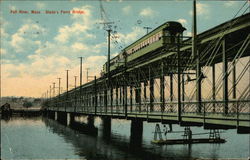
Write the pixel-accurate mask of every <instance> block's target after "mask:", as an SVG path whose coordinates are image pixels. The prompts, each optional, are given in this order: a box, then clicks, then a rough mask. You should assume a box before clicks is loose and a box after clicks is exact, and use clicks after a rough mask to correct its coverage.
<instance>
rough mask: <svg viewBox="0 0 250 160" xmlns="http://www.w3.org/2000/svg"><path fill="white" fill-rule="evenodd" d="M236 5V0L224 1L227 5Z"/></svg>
mask: <svg viewBox="0 0 250 160" xmlns="http://www.w3.org/2000/svg"><path fill="white" fill-rule="evenodd" d="M234 5H236V1H228V2H225V3H224V6H225V7H233V6H234Z"/></svg>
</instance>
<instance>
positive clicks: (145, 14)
mask: <svg viewBox="0 0 250 160" xmlns="http://www.w3.org/2000/svg"><path fill="white" fill-rule="evenodd" d="M156 14H157V12H156V11H154V10H152V9H151V8H150V7H147V8H144V9H142V10H141V12H140V13H139V15H140V16H142V17H150V18H152V17H154V16H155V15H156Z"/></svg>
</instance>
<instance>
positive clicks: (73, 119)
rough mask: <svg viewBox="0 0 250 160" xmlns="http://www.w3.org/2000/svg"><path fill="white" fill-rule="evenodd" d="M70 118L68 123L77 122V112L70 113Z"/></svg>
mask: <svg viewBox="0 0 250 160" xmlns="http://www.w3.org/2000/svg"><path fill="white" fill-rule="evenodd" d="M68 115H69V117H68V118H69V119H68V120H67V122H68V125H72V124H73V123H74V122H75V113H68Z"/></svg>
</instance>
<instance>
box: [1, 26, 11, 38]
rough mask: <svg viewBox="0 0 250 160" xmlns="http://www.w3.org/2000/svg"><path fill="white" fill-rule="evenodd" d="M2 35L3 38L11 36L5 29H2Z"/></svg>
mask: <svg viewBox="0 0 250 160" xmlns="http://www.w3.org/2000/svg"><path fill="white" fill-rule="evenodd" d="M0 35H1V38H8V37H9V34H8V33H6V32H5V29H4V28H0Z"/></svg>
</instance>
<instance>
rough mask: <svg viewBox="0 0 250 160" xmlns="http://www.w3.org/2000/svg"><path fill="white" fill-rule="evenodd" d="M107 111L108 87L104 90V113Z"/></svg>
mask: <svg viewBox="0 0 250 160" xmlns="http://www.w3.org/2000/svg"><path fill="white" fill-rule="evenodd" d="M107 111H108V87H106V88H105V90H104V112H105V113H107Z"/></svg>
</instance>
